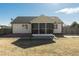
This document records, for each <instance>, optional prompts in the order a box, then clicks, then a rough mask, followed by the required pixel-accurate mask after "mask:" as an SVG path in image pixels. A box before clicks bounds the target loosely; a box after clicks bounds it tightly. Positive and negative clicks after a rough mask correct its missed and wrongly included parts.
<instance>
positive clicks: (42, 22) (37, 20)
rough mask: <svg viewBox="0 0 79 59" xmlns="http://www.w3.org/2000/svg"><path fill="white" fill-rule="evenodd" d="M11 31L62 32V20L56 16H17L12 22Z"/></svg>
mask: <svg viewBox="0 0 79 59" xmlns="http://www.w3.org/2000/svg"><path fill="white" fill-rule="evenodd" d="M11 25H12V32H13V33H30V34H32V35H41V34H62V31H63V22H62V21H61V20H60V19H59V18H58V17H56V16H44V15H41V16H18V17H16V18H15V19H14V20H13V21H12V22H11Z"/></svg>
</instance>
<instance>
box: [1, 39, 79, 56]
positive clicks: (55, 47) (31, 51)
mask: <svg viewBox="0 0 79 59" xmlns="http://www.w3.org/2000/svg"><path fill="white" fill-rule="evenodd" d="M17 40H18V38H0V55H3V56H28V55H30V56H32V55H33V56H39V55H40V56H67V55H69V56H70V55H78V56H79V37H74V38H72V37H68V38H57V40H56V43H49V44H42V45H38V46H33V47H28V48H22V47H20V46H18V45H15V44H12V43H13V42H16V41H17ZM24 42H25V41H24ZM20 43H21V44H22V41H21V42H20ZM26 43H27V42H26ZM26 43H23V44H26ZM29 44H32V43H29Z"/></svg>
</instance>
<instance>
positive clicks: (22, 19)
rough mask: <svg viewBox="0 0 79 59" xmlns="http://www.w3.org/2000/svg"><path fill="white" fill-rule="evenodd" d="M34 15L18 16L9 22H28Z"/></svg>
mask: <svg viewBox="0 0 79 59" xmlns="http://www.w3.org/2000/svg"><path fill="white" fill-rule="evenodd" d="M34 18H36V17H32V16H31V17H27V16H18V17H16V18H15V19H14V20H13V21H12V22H11V23H30V21H31V20H33V19H34Z"/></svg>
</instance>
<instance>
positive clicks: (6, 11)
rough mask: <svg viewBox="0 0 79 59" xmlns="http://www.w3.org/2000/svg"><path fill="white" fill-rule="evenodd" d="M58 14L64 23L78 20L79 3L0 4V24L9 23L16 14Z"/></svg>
mask: <svg viewBox="0 0 79 59" xmlns="http://www.w3.org/2000/svg"><path fill="white" fill-rule="evenodd" d="M42 14H43V15H46V16H58V17H59V18H60V19H61V20H62V21H63V22H64V23H65V24H71V23H72V22H73V21H77V22H79V4H77V3H75V4H71V3H69V4H68V3H63V4H61V3H51V4H50V3H49V4H46V3H45V4H34V3H31V4H27V3H26V4H24V3H23V4H11V3H10V4H3V3H2V4H0V24H2V25H9V24H10V22H11V18H13V19H14V18H16V17H17V16H40V15H42Z"/></svg>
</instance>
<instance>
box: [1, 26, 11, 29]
mask: <svg viewBox="0 0 79 59" xmlns="http://www.w3.org/2000/svg"><path fill="white" fill-rule="evenodd" d="M0 29H11V26H6V25H0Z"/></svg>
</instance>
